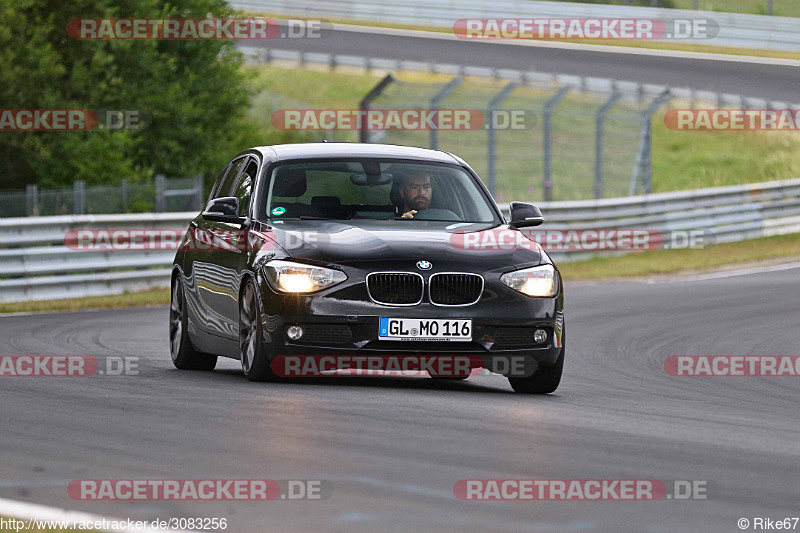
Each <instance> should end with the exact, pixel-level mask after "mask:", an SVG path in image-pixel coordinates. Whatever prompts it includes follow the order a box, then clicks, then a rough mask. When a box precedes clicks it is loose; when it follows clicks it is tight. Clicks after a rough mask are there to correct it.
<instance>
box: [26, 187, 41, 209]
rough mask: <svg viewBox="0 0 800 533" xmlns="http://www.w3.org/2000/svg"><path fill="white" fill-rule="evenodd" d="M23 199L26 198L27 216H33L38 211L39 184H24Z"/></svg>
mask: <svg viewBox="0 0 800 533" xmlns="http://www.w3.org/2000/svg"><path fill="white" fill-rule="evenodd" d="M25 199H26V200H27V204H28V205H27V208H26V212H27V213H28V216H29V217H31V216H34V215H36V214H37V213H38V212H39V186H38V185H36V184H35V183H29V184H28V185H26V186H25Z"/></svg>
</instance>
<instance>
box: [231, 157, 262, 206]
mask: <svg viewBox="0 0 800 533" xmlns="http://www.w3.org/2000/svg"><path fill="white" fill-rule="evenodd" d="M256 172H258V165H257V164H256V162H255V160H253V159H251V160H250V162H249V163H247V167H245V169H244V172H242V177H241V178H239V183H238V185H236V191H234V194H233V196H235V197H237V198H238V199H239V216H240V217H243V216H245V215H247V208H248V207H249V206H250V195H251V194H252V192H253V182H254V181H255V180H256Z"/></svg>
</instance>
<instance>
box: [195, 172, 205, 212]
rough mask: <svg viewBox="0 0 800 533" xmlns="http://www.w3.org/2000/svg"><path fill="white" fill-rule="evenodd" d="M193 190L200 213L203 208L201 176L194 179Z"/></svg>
mask: <svg viewBox="0 0 800 533" xmlns="http://www.w3.org/2000/svg"><path fill="white" fill-rule="evenodd" d="M194 190H195V194H196V195H197V208H198V209H199V210H200V211H202V210H203V208H205V199H204V198H203V175H202V174H198V175H197V176H195V177H194Z"/></svg>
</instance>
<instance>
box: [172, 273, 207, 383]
mask: <svg viewBox="0 0 800 533" xmlns="http://www.w3.org/2000/svg"><path fill="white" fill-rule="evenodd" d="M188 320H189V319H188V317H187V315H186V295H185V294H184V291H183V282H182V281H181V278H180V276H177V277H176V278H175V279H174V280H173V282H172V297H171V298H170V304H169V346H170V355H171V356H172V364H174V365H175V368H179V369H181V370H206V371H207V370H214V367H215V366H217V356H216V355H211V354H207V353H202V352H198V351H197V350H195V349H194V346H192V341H191V340H189V329H188V326H187V324H188Z"/></svg>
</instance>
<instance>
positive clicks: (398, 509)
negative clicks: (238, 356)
mask: <svg viewBox="0 0 800 533" xmlns="http://www.w3.org/2000/svg"><path fill="white" fill-rule="evenodd" d="M798 274H800V270H798V269H791V270H784V271H780V272H771V273H761V274H752V275H742V276H734V277H726V278H722V279H715V280H702V281H680V282H664V283H661V282H660V283H656V284H646V283H596V284H586V283H582V284H567V286H566V291H567V292H566V296H567V304H566V305H567V307H566V317H567V324H568V329H569V336H568V339H567V355H566V357H567V360H566V365H565V375H564V379H563V381H562V385H561V387H560V388H559V390H558V391H557V393H556V394H553V395H550V396H544V397H533V396H524V395H519V394H515V393H513V392H512V391H511V388H510V387H509V385H508V383H507V381H506V380H505V378H503V377H501V376H496V375H483V376H478V377H475V378H471V379H469V380H468V381H465V382H448V381H436V380H432V379H428V378H360V377H359V378H352V377H351V378H328V379H325V380H316V381H314V380H309V381H304V382H292V383H251V382H248V381H247V380H246V379H245V378H244V377H243V376H242V374H241V372H240V370H239V368H238V362H237V361H233V360H227V359H226V360H222V359H221V360H220V364H219V365H218V367H217V370H216V371H214V372H210V373H202V372H187V371H179V370H176V369H175V368H173V365H172V363H171V361H170V357H169V347H168V341H167V315H168V313H167V309H166V308H150V309H132V310H111V311H93V312H82V313H66V314H51V315H46V314H42V315H28V316H16V317H13V316H7V317H3V318H1V319H0V338H2V339H3V348H2V350H3V353H4V354H8V355H53V354H59V355H63V354H66V355H90V356H94V357H95V358H97V359H98V361H101V362H102V361H103V360H105V359H106V358H108V357H138V358H139V361H138V365H139V374H138V375H127V376H108V375H95V376H92V377H88V378H75V377H61V378H56V377H37V378H25V377H3V378H0V384H1V386H0V413H2V431H0V464H2V470H3V471H2V476H0V478H2V481H1V482H0V498H7V499H13V500H20V501H29V502H36V503H41V504H46V505H52V506H56V507H63V508H69V509H77V510H81V511H86V512H90V513H93V514H98V515H103V516H110V517H119V518H137V517H138V518H150V519H152V518H154V517H162V518H169V517H208V518H211V517H226V518H227V519H228V530H229V531H234V532H239V531H243V532H262V531H298V532H300V531H302V532H307V531H342V532H344V531H363V532H372V531H410V530H421V531H426V530H427V531H543V532H552V531H651V532H671V531H675V532H679V531H680V532H684V531H690V532H691V531H698V532H699V531H703V532H727V531H740V529H739V528H738V527H737V521H738V520H739V519H740V518H747V519H749V520H750V521H751V522H752V520H753V518H754V517H767V518H772V519H779V518H780V519H783V518H786V517H796V516H798V515H800V502H798V494H800V461H798V455H799V454H800V415H799V414H798V402H797V399H798V397H799V396H798V393H800V378H792V377H773V378H767V377H747V378H744V377H738V378H731V377H724V378H723V377H701V378H697V377H694V378H686V377H673V376H670V375H668V374H667V373H666V371H665V370H664V361H665V359H666V358H667V357H669V356H671V355H706V354H708V355H731V354H735V355H800V314H799V313H798V302H800V284H798V279H800V278H798ZM101 366H102V365H101ZM87 478H88V479H204V478H205V479H209V478H211V479H223V478H224V479H251V478H267V479H320V480H327V481H329V482H330V483H331V485H332V487H333V492H332V494H331V496H330V498H328V499H324V500H317V501H283V500H274V501H270V502H186V501H181V502H167V501H137V502H126V501H117V502H92V501H76V500H72V499H71V498H70V497H69V496H68V495H67V490H66V487H67V484H68V483H69V482H70V481H71V480H74V479H87ZM471 478H477V479H495V478H498V479H525V478H527V479H657V480H663V481H665V482H671V480H702V481H705V482H707V487H708V490H707V499H705V500H690V501H677V500H675V499H673V500H667V499H664V500H659V501H628V502H614V501H597V502H585V501H584V502H577V501H552V502H534V501H511V502H497V501H495V502H491V501H489V502H485V501H460V500H458V499H456V497H455V496H454V494H453V486H454V484H455V483H456V482H457V481H458V480H461V479H471Z"/></svg>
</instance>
